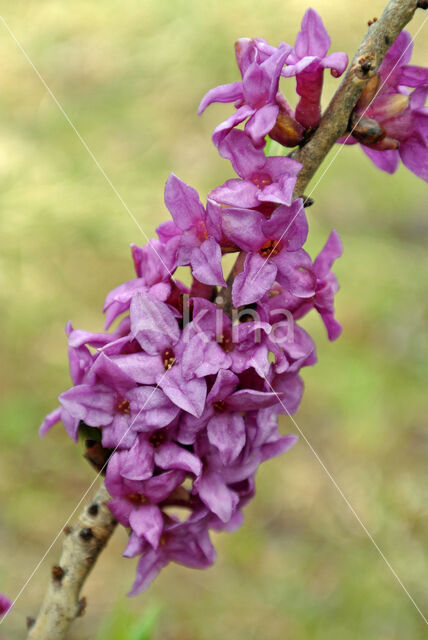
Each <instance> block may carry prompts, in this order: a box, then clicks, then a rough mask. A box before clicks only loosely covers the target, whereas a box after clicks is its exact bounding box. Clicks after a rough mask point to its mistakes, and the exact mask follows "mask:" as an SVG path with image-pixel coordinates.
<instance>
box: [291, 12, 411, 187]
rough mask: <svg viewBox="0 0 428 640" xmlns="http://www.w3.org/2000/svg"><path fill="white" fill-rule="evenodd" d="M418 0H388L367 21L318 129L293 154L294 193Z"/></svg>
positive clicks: (340, 131)
mask: <svg viewBox="0 0 428 640" xmlns="http://www.w3.org/2000/svg"><path fill="white" fill-rule="evenodd" d="M418 4H419V3H418V0H390V2H388V4H387V6H386V8H385V10H384V12H383V14H382V15H381V17H380V18H379V19H378V20H377V21H376V22H373V23H372V24H371V26H370V28H369V30H368V33H367V35H366V37H365V38H364V40H363V42H362V43H361V45H360V46H359V47H358V50H357V53H356V54H355V56H354V59H353V60H352V62H351V65H350V67H349V69H348V71H347V73H346V75H345V77H344V79H343V81H342V83H341V85H340V87H339V88H338V90H337V91H336V93H335V95H334V97H333V99H332V101H331V102H330V104H329V106H328V107H327V109H326V111H325V113H324V115H323V117H322V119H321V122H320V124H319V127H318V129H317V130H316V132H315V133H314V135H313V136H312V137H311V139H310V140H309V141H308V143H307V144H306V145H305V146H304V147H302V148H301V149H300V150H299V151H298V152H297V153H296V154H295V155H294V156H293V157H294V158H295V159H296V160H298V161H299V162H301V163H302V164H303V169H302V170H301V171H300V173H299V176H298V178H297V183H296V188H295V196H296V197H297V196H299V195H302V194H303V192H304V190H305V188H306V186H307V184H308V183H309V181H310V180H311V178H312V177H313V175H314V173H315V172H316V170H317V169H318V167H319V166H320V165H321V163H322V161H323V160H324V158H325V157H326V155H327V154H328V152H329V151H330V149H331V148H332V146H333V145H334V144H335V142H336V141H337V140H338V139H339V138H340V137H342V136H343V135H344V134H345V133H346V130H347V128H348V123H349V118H350V116H351V113H352V110H353V109H354V107H355V105H356V103H357V101H358V98H359V97H360V95H361V93H362V91H363V89H364V88H365V86H366V85H367V83H368V81H369V80H370V78H372V77H373V76H374V74H375V73H376V72H377V70H378V68H379V66H380V64H381V62H382V60H383V59H384V57H385V55H386V53H387V51H388V50H389V48H390V47H391V45H392V43H393V42H394V40H395V39H396V38H397V36H398V35H399V33H400V32H401V31H402V30H403V29H404V27H405V26H406V24H407V23H408V22H410V20H411V19H412V17H413V15H414V13H415V11H416V9H417V8H418Z"/></svg>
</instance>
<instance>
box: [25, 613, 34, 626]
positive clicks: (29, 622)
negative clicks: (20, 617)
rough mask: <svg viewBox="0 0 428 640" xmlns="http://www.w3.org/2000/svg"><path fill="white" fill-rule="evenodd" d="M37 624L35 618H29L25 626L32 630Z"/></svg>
mask: <svg viewBox="0 0 428 640" xmlns="http://www.w3.org/2000/svg"><path fill="white" fill-rule="evenodd" d="M35 622H36V619H35V618H33V616H27V619H26V621H25V624H26V625H27V629H31V627H34V623H35Z"/></svg>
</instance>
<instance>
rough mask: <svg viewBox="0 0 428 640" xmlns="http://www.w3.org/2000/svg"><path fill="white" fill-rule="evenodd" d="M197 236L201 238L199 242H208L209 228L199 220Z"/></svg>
mask: <svg viewBox="0 0 428 640" xmlns="http://www.w3.org/2000/svg"><path fill="white" fill-rule="evenodd" d="M196 234H197V236H198V238H199V240H201V241H202V242H203V241H204V240H207V238H208V231H207V226H206V224H205V222H204V221H203V220H199V222H198V223H197V225H196Z"/></svg>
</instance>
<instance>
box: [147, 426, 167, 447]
mask: <svg viewBox="0 0 428 640" xmlns="http://www.w3.org/2000/svg"><path fill="white" fill-rule="evenodd" d="M149 442H150V444H151V445H152V447H154V448H155V449H157V448H158V447H160V446H161V444H163V443H164V442H165V432H164V431H162V430H159V431H155V432H154V433H152V435H151V436H150V438H149Z"/></svg>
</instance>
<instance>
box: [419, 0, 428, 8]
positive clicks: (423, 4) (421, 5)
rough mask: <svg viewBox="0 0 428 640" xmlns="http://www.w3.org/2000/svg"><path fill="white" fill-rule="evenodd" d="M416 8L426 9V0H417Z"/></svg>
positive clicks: (427, 2)
mask: <svg viewBox="0 0 428 640" xmlns="http://www.w3.org/2000/svg"><path fill="white" fill-rule="evenodd" d="M417 7H418V9H428V0H418V4H417Z"/></svg>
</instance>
